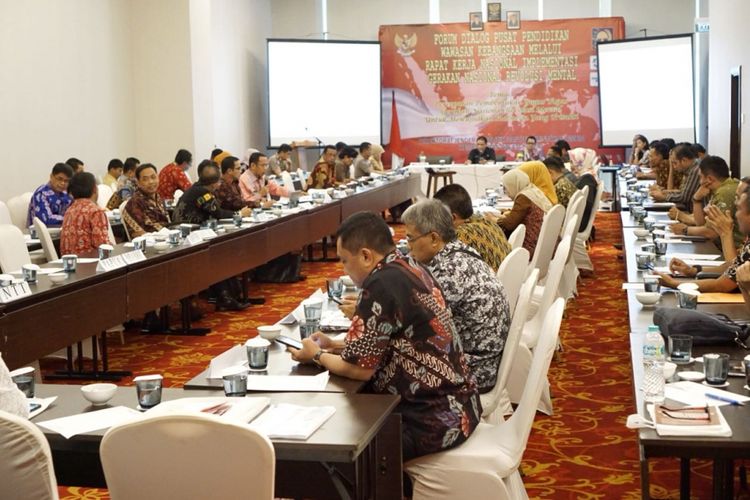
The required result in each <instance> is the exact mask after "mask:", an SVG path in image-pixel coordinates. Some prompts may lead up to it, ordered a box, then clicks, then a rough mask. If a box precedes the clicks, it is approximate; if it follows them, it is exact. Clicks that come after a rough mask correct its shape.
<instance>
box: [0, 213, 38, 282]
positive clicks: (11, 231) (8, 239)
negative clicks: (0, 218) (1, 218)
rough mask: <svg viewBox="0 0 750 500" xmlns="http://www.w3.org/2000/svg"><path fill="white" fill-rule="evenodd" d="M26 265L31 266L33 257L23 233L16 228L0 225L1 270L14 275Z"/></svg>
mask: <svg viewBox="0 0 750 500" xmlns="http://www.w3.org/2000/svg"><path fill="white" fill-rule="evenodd" d="M24 264H31V257H30V256H29V249H28V247H26V240H24V238H23V233H22V232H21V230H20V229H18V228H17V227H16V226H11V225H9V224H3V225H0V269H2V271H3V272H4V273H12V272H15V271H19V270H20V269H21V266H23V265H24Z"/></svg>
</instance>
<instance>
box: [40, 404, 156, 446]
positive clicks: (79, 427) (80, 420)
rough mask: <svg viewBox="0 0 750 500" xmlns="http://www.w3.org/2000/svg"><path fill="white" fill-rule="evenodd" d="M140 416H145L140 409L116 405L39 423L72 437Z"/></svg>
mask: <svg viewBox="0 0 750 500" xmlns="http://www.w3.org/2000/svg"><path fill="white" fill-rule="evenodd" d="M140 418H143V416H142V414H141V412H139V411H138V410H134V409H132V408H128V407H126V406H115V407H112V408H107V409H104V410H97V411H90V412H86V413H79V414H78V415H71V416H69V417H60V418H55V419H53V420H45V421H44V422H38V423H37V425H38V426H39V427H44V428H45V429H49V430H51V431H54V432H57V433H58V434H61V435H62V436H63V437H64V438H65V439H70V438H71V437H73V436H75V435H77V434H85V433H87V432H93V431H99V430H102V429H109V428H110V427H112V426H115V425H120V424H126V423H128V422H133V421H135V420H138V419H140Z"/></svg>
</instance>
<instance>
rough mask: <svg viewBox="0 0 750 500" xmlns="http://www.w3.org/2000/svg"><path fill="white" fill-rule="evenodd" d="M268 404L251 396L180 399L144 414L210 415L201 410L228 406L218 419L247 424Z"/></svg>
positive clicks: (266, 399) (266, 400) (268, 400)
mask: <svg viewBox="0 0 750 500" xmlns="http://www.w3.org/2000/svg"><path fill="white" fill-rule="evenodd" d="M269 402H270V399H269V398H266V397H260V396H253V397H249V398H227V397H215V398H181V399H174V400H172V401H165V402H163V403H161V404H159V405H156V406H154V407H153V408H151V409H150V410H148V411H147V412H146V413H147V414H148V415H149V416H153V415H179V414H183V415H184V414H185V413H198V414H210V413H207V412H204V411H203V410H206V409H209V408H211V407H215V406H218V405H221V404H226V405H229V407H230V408H229V409H228V410H227V411H226V413H223V414H222V415H217V416H218V417H219V418H222V419H226V420H231V421H233V422H237V423H241V424H247V423H248V422H250V421H251V420H253V419H254V418H255V417H257V416H258V415H259V414H260V412H262V411H263V410H265V409H266V407H267V406H268V404H269Z"/></svg>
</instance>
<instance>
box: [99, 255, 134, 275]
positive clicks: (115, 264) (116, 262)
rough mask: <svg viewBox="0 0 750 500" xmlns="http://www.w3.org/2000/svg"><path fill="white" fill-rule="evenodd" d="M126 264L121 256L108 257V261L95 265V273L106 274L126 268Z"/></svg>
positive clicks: (104, 260)
mask: <svg viewBox="0 0 750 500" xmlns="http://www.w3.org/2000/svg"><path fill="white" fill-rule="evenodd" d="M127 265H128V263H127V262H126V261H125V259H124V258H123V254H120V255H115V256H114V257H109V258H108V259H102V260H100V261H99V263H98V264H97V265H96V271H97V272H108V271H114V270H115V269H120V268H121V267H125V266H127Z"/></svg>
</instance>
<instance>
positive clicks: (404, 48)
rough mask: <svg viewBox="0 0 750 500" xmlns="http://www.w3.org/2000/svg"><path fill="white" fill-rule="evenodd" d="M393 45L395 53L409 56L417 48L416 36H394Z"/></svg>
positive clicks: (413, 34) (414, 34)
mask: <svg viewBox="0 0 750 500" xmlns="http://www.w3.org/2000/svg"><path fill="white" fill-rule="evenodd" d="M393 43H395V44H396V51H397V52H398V53H399V54H401V55H402V56H410V55H412V54H413V53H414V51H415V50H416V47H417V34H416V33H412V34H411V35H399V34H398V33H397V34H396V36H395V37H393Z"/></svg>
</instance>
